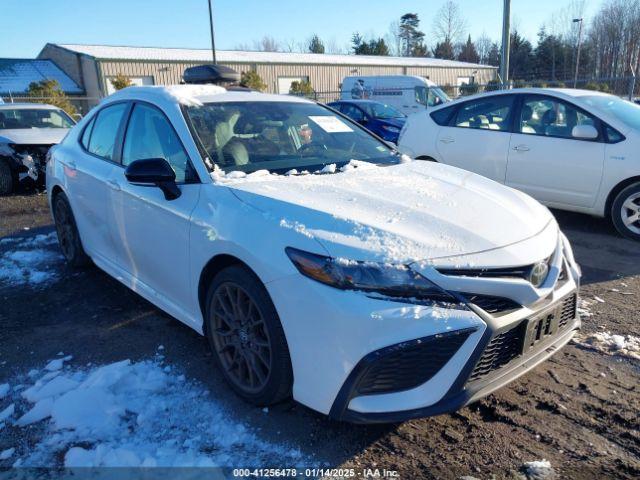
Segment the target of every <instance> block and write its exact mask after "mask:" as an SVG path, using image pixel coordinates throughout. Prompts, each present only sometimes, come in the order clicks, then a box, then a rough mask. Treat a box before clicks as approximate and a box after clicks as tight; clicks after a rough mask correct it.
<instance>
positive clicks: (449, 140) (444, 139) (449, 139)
mask: <svg viewBox="0 0 640 480" xmlns="http://www.w3.org/2000/svg"><path fill="white" fill-rule="evenodd" d="M440 142H441V143H453V142H455V140H454V139H453V138H451V137H442V138H441V139H440Z"/></svg>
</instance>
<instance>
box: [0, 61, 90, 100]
mask: <svg viewBox="0 0 640 480" xmlns="http://www.w3.org/2000/svg"><path fill="white" fill-rule="evenodd" d="M41 80H57V82H58V83H59V84H60V88H61V89H62V91H63V92H65V93H67V94H82V93H84V92H83V90H82V89H81V88H80V87H79V86H78V84H77V83H76V82H74V81H73V80H72V79H71V78H70V77H69V76H68V75H67V74H66V73H64V72H63V71H62V70H61V69H60V68H59V67H58V66H57V65H56V64H55V63H54V62H52V61H51V60H32V59H23V58H0V94H2V95H9V94H18V95H19V94H24V93H27V91H28V90H29V84H30V83H31V82H39V81H41Z"/></svg>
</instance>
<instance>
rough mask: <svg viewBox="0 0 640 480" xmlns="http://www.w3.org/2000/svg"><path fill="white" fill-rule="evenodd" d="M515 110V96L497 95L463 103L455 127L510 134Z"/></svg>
mask: <svg viewBox="0 0 640 480" xmlns="http://www.w3.org/2000/svg"><path fill="white" fill-rule="evenodd" d="M512 108H513V95H496V96H494V97H486V98H479V99H476V100H472V101H469V102H466V103H463V104H462V105H461V106H460V107H459V108H458V112H457V114H456V119H455V123H454V125H455V126H456V127H461V128H473V129H483V130H494V131H498V132H508V131H509V130H510V128H509V119H510V117H511V110H512Z"/></svg>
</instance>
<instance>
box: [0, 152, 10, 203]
mask: <svg viewBox="0 0 640 480" xmlns="http://www.w3.org/2000/svg"><path fill="white" fill-rule="evenodd" d="M11 192H13V172H12V171H11V167H10V166H9V164H8V163H7V162H6V161H5V160H1V159H0V195H9V194H10V193H11Z"/></svg>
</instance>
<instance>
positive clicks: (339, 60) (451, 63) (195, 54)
mask: <svg viewBox="0 0 640 480" xmlns="http://www.w3.org/2000/svg"><path fill="white" fill-rule="evenodd" d="M53 45H54V46H57V47H60V48H64V49H66V50H70V51H73V52H76V53H80V54H83V55H88V56H91V57H94V58H97V59H108V60H153V61H188V62H210V61H211V50H209V49H192V48H156V47H128V46H113V45H78V44H53ZM216 58H217V60H218V61H219V62H221V63H291V64H330V65H335V64H338V65H389V66H404V67H473V68H481V69H495V68H496V67H492V66H489V65H479V64H475V63H466V62H458V61H455V60H442V59H439V58H423V57H385V56H372V55H332V54H325V53H322V54H319V53H294V52H291V53H290V52H252V51H242V50H216Z"/></svg>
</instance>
